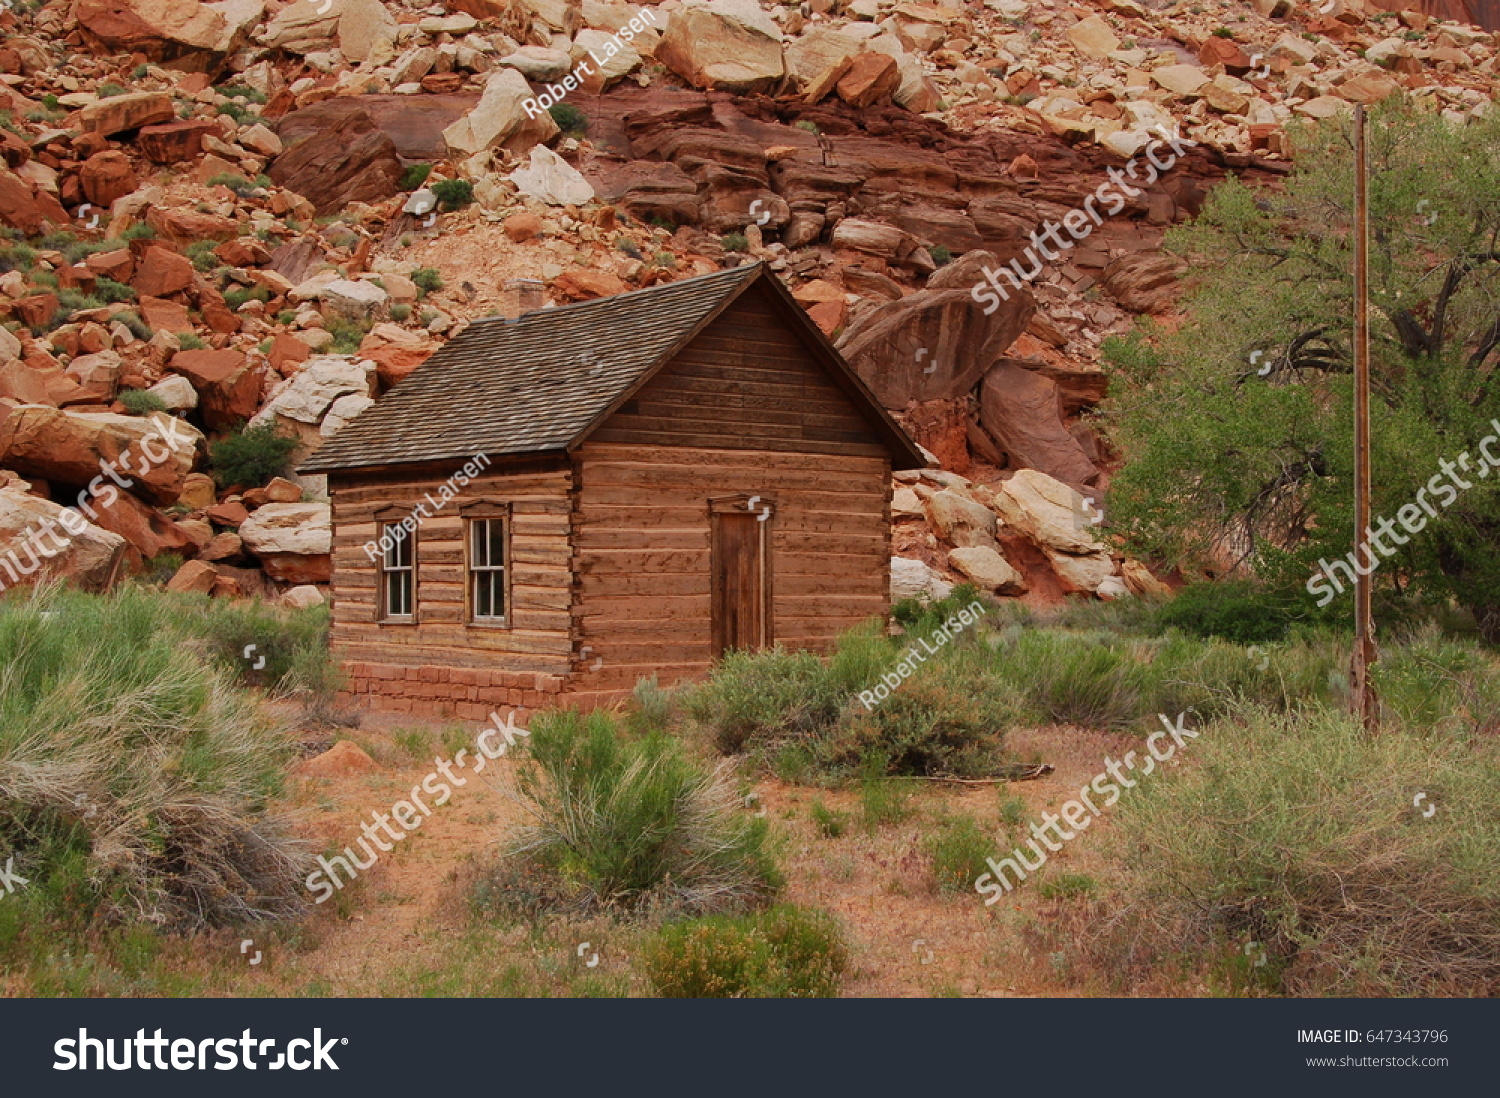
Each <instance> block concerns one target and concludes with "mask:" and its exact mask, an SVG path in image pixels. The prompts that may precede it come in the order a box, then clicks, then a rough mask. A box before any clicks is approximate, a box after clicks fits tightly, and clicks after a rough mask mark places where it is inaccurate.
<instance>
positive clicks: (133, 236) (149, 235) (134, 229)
mask: <svg viewBox="0 0 1500 1098" xmlns="http://www.w3.org/2000/svg"><path fill="white" fill-rule="evenodd" d="M120 235H121V237H122V239H124V240H125V241H126V242H127V243H128V242H129V241H132V240H152V239H154V238H155V237H156V230H155V229H153V228H152V227H151V226H150V225H148V224H146V223H145V222H144V221H137V222H136V223H135V224H134V225H132V226H130V228H128V229H126V230H125V231H124V232H123V233H121V234H120Z"/></svg>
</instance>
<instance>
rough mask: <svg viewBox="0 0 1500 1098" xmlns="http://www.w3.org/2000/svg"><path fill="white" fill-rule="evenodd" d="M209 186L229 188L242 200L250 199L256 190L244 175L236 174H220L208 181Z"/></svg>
mask: <svg viewBox="0 0 1500 1098" xmlns="http://www.w3.org/2000/svg"><path fill="white" fill-rule="evenodd" d="M208 185H209V186H210V187H227V188H229V189H230V190H231V191H233V192H234V193H235V194H237V195H238V196H239V197H241V198H249V197H250V196H251V195H252V194H254V193H255V190H256V187H255V184H254V183H252V182H251V181H250V180H248V179H246V178H245V177H244V176H243V175H237V174H235V173H234V172H220V173H219V174H218V175H216V176H214V177H213V178H212V179H210V180H209V181H208ZM202 243H205V244H207V243H211V241H202Z"/></svg>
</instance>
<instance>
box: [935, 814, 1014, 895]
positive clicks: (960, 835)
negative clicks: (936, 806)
mask: <svg viewBox="0 0 1500 1098" xmlns="http://www.w3.org/2000/svg"><path fill="white" fill-rule="evenodd" d="M923 845H924V846H925V848H926V851H927V856H928V857H929V858H931V859H932V876H933V880H934V881H935V882H936V884H937V887H938V889H939V890H940V891H943V892H958V893H966V892H972V891H973V889H974V881H975V880H977V879H978V878H979V877H980V876H981V875H983V873H984V871H985V869H986V868H987V865H986V862H985V859H987V858H990V857H992V856H993V855H994V853H995V845H996V844H995V837H994V836H993V835H987V834H985V832H984V829H983V828H981V827H980V826H979V823H978V821H976V820H975V819H974V817H973V816H950V817H948V818H947V819H944V820H943V821H942V822H940V823H939V824H938V828H937V830H936V831H934V832H932V833H931V834H930V835H928V836H927V837H926V839H925V840H924V842H923Z"/></svg>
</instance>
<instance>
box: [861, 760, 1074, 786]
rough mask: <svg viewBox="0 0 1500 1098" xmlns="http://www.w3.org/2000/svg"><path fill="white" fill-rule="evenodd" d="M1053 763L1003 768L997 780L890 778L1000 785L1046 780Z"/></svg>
mask: <svg viewBox="0 0 1500 1098" xmlns="http://www.w3.org/2000/svg"><path fill="white" fill-rule="evenodd" d="M1055 769H1056V767H1054V766H1053V765H1052V764H1051V763H1031V764H1025V763H1017V764H1016V765H1015V766H1006V767H1002V768H1001V771H1002V773H1001V775H1000V776H999V777H995V778H944V777H938V776H935V775H927V774H892V775H890V777H892V778H896V779H899V780H901V781H908V782H953V783H954V784H956V785H1000V784H1001V783H1003V782H1029V781H1032V780H1034V779H1036V778H1045V777H1046V776H1047V775H1048V774H1050V773H1052V771H1053V770H1055Z"/></svg>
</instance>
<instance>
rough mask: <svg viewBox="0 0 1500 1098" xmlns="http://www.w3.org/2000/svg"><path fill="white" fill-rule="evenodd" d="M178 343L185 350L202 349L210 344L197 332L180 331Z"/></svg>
mask: <svg viewBox="0 0 1500 1098" xmlns="http://www.w3.org/2000/svg"><path fill="white" fill-rule="evenodd" d="M177 345H178V346H179V347H180V348H182V350H184V351H201V350H203V349H204V348H205V347H207V346H208V344H207V343H204V342H203V340H202V339H200V338H199V337H198V333H197V332H178V333H177Z"/></svg>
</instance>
